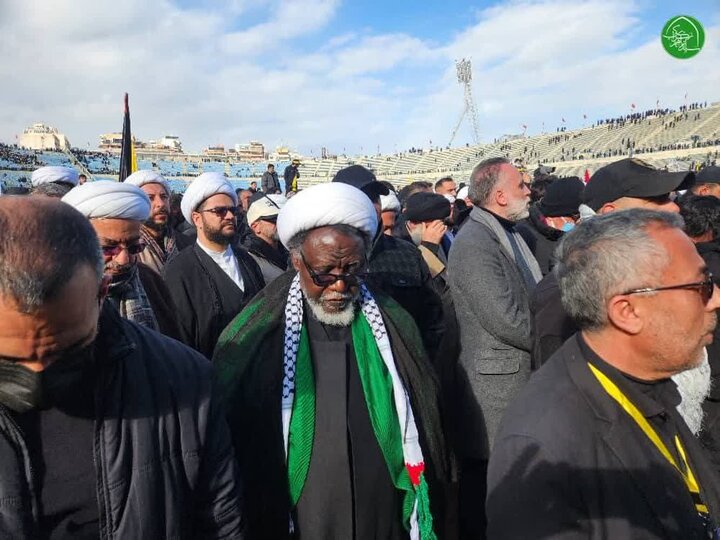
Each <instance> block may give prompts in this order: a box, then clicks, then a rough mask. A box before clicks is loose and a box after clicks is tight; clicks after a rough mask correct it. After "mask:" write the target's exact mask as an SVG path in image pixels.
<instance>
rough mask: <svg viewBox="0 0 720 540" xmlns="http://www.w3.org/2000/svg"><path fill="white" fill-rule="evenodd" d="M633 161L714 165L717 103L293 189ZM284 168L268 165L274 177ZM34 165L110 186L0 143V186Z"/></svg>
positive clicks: (194, 162) (165, 169)
mask: <svg viewBox="0 0 720 540" xmlns="http://www.w3.org/2000/svg"><path fill="white" fill-rule="evenodd" d="M629 155H632V156H636V157H640V158H642V159H644V160H646V161H648V162H650V163H651V164H653V165H655V166H657V167H673V168H675V169H677V170H680V169H684V168H686V169H689V168H693V167H698V166H699V165H701V164H709V163H715V162H716V160H717V159H718V157H719V156H720V102H718V103H712V104H709V105H708V104H707V103H703V104H701V103H693V104H691V105H685V106H682V107H680V108H678V109H677V110H674V109H661V110H648V111H644V112H637V113H633V114H630V115H626V116H619V117H616V118H607V119H602V120H598V121H596V122H594V123H593V124H592V125H589V126H587V127H583V128H580V129H576V130H566V128H565V127H558V128H556V130H555V132H550V133H543V134H540V135H535V136H524V135H517V136H513V137H504V138H502V139H500V140H496V141H493V142H492V143H489V144H480V145H466V146H462V147H456V148H431V149H415V148H413V149H410V150H409V151H407V152H401V153H396V154H379V155H364V156H352V157H348V156H335V157H332V158H326V159H304V160H302V165H301V169H300V174H301V178H300V186H301V187H307V186H309V185H312V184H316V183H321V182H327V181H329V180H331V179H332V177H333V176H334V175H335V173H336V172H337V171H338V170H339V169H342V168H343V167H347V166H348V165H353V164H360V165H363V166H365V167H368V168H369V169H372V170H373V171H374V172H375V174H376V175H377V176H378V177H379V178H381V179H386V180H389V181H391V182H392V183H394V184H395V185H397V186H402V185H405V184H407V183H409V182H412V181H415V180H437V179H438V178H440V177H441V176H445V175H451V176H455V177H456V179H463V180H464V179H466V177H467V176H468V175H469V173H470V171H471V170H472V168H473V167H474V166H475V165H476V164H477V163H478V162H479V161H481V160H482V159H484V158H486V157H490V156H505V157H507V158H509V159H511V160H513V161H517V162H519V163H522V164H524V166H525V167H527V168H528V169H530V170H532V169H534V168H535V167H536V166H537V165H538V164H540V163H542V164H547V165H552V166H555V167H556V173H557V174H559V175H577V176H580V177H582V176H583V175H584V173H585V171H588V172H590V173H592V172H593V171H594V170H595V169H597V168H599V167H600V166H602V165H604V164H605V163H608V162H610V161H613V160H616V159H619V158H621V157H626V156H629ZM288 164H289V163H288V162H276V163H275V167H276V170H277V171H278V173H279V174H280V176H282V171H283V170H284V168H285V167H286V166H287V165H288ZM42 165H71V166H72V165H74V166H77V167H79V168H80V169H81V170H83V172H85V171H86V172H87V173H88V174H89V175H90V176H92V177H94V178H95V179H101V178H102V179H113V180H114V179H116V178H117V174H118V169H119V165H120V160H119V157H118V156H117V155H113V154H108V153H104V152H90V151H86V150H81V149H73V150H72V152H71V153H68V154H65V153H62V152H48V151H45V152H39V151H38V152H36V151H32V150H25V149H22V148H18V147H16V146H8V145H2V144H0V181H1V182H3V184H4V185H14V184H17V183H22V180H23V179H27V178H29V176H30V172H31V171H32V170H34V169H35V168H37V167H40V166H42ZM139 166H140V168H143V169H154V170H157V171H158V172H160V173H161V174H163V175H164V176H165V177H167V178H168V179H170V180H171V184H172V186H173V189H174V190H176V191H184V188H185V186H186V185H187V183H188V182H189V181H191V180H192V178H193V177H195V176H197V175H198V174H200V173H202V172H208V171H215V172H219V173H221V174H225V175H226V176H227V177H228V179H229V180H230V181H231V182H232V183H233V185H235V186H236V187H246V186H247V185H248V184H249V182H250V181H252V180H256V181H259V179H260V177H261V176H262V173H263V172H264V171H265V168H266V163H265V162H260V163H257V162H252V163H250V162H236V161H231V160H220V159H218V158H215V159H209V158H207V157H203V156H188V155H186V156H182V157H180V156H168V157H163V156H154V157H153V159H147V158H143V159H140V160H139Z"/></svg>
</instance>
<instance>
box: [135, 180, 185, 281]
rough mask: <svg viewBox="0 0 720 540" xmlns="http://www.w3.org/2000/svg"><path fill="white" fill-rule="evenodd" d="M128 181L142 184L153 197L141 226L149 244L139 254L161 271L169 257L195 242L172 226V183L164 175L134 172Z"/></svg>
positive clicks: (145, 261)
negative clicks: (178, 232)
mask: <svg viewBox="0 0 720 540" xmlns="http://www.w3.org/2000/svg"><path fill="white" fill-rule="evenodd" d="M125 183H126V184H132V185H133V186H137V187H139V188H140V189H142V190H143V191H144V192H145V195H147V196H148V199H150V217H148V219H146V220H145V223H144V224H143V226H142V227H141V228H140V238H141V239H142V241H143V242H144V243H145V246H146V247H145V250H143V252H142V253H140V255H139V257H140V261H141V262H142V263H144V264H146V265H148V266H149V267H150V268H152V269H153V270H155V271H156V272H157V273H158V274H162V273H163V269H164V268H165V265H166V264H167V262H168V261H169V260H170V259H172V258H173V257H175V256H176V255H177V254H178V253H180V250H181V249H185V248H186V247H188V246H190V245H192V240H191V239H190V238H188V237H187V236H185V235H182V234H177V233H176V232H175V231H174V229H173V228H172V227H171V226H170V195H171V190H170V185H169V184H168V182H167V180H165V178H163V176H162V175H160V174H159V173H156V172H155V171H151V170H142V171H137V172H134V173H132V174H131V175H130V176H128V177H127V178H126V179H125Z"/></svg>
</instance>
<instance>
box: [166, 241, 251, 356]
mask: <svg viewBox="0 0 720 540" xmlns="http://www.w3.org/2000/svg"><path fill="white" fill-rule="evenodd" d="M233 251H234V253H235V256H236V257H237V261H238V266H239V268H240V274H241V275H242V278H243V281H244V284H245V291H241V290H240V288H239V287H238V286H237V285H236V284H235V282H234V281H233V280H231V279H230V278H229V277H228V276H227V274H226V273H225V272H224V271H223V270H222V268H220V267H219V266H218V265H217V264H216V263H215V261H213V260H212V259H211V258H210V256H209V255H208V254H207V253H205V252H204V251H203V250H202V249H201V248H200V246H198V245H197V244H194V245H193V246H192V247H191V248H188V249H185V250H183V251H181V252H180V253H179V254H178V255H177V256H176V257H175V258H173V259H172V260H171V261H170V262H169V263H168V264H167V265H166V266H165V273H164V277H165V283H166V284H167V286H168V289H169V290H170V294H171V296H172V299H173V300H174V302H175V305H176V306H177V318H178V322H179V323H180V333H181V337H182V341H183V343H186V344H188V345H190V346H191V347H192V348H193V349H195V350H197V351H199V352H201V353H203V354H204V355H205V356H206V357H207V358H210V357H212V353H213V349H215V344H216V343H217V340H218V337H220V333H221V332H222V331H223V330H224V329H225V327H226V326H227V324H228V323H229V322H230V321H231V320H233V318H234V317H235V315H237V314H238V313H240V311H241V310H242V309H243V308H244V307H245V306H246V305H247V303H248V302H249V301H250V300H251V299H252V298H253V297H254V296H255V295H256V294H257V293H258V292H260V290H261V289H262V288H263V287H264V286H265V281H264V280H263V277H262V272H261V271H260V267H259V266H258V265H257V263H256V262H255V261H254V260H253V258H252V257H251V256H250V255H249V254H248V253H247V251H245V250H244V249H242V248H238V247H235V246H233Z"/></svg>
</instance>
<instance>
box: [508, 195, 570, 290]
mask: <svg viewBox="0 0 720 540" xmlns="http://www.w3.org/2000/svg"><path fill="white" fill-rule="evenodd" d="M517 231H518V232H519V233H520V235H521V236H522V237H523V240H525V243H526V244H527V245H528V247H529V248H530V251H532V252H533V255H535V259H537V262H538V264H539V265H540V270H541V271H542V274H543V276H545V275H547V274H548V273H549V272H550V270H552V267H553V266H555V264H554V262H553V254H554V253H555V248H556V247H557V244H558V242H559V241H560V239H561V238H562V235H563V234H564V233H563V231H559V230H558V229H554V228H552V227H550V226H549V225H547V224H545V223H544V222H543V215H542V214H541V213H540V210H538V209H537V207H536V206H531V207H530V215H529V216H528V217H527V218H526V219H523V220H522V221H521V222H520V223H518V224H517Z"/></svg>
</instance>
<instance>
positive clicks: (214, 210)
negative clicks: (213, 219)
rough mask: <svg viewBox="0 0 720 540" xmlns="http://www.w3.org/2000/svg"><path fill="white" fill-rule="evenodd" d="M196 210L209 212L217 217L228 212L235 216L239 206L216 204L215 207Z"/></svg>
mask: <svg viewBox="0 0 720 540" xmlns="http://www.w3.org/2000/svg"><path fill="white" fill-rule="evenodd" d="M198 212H201V213H202V212H210V213H212V214H215V215H216V216H217V217H225V216H226V215H227V213H228V212H230V213H231V214H232V215H233V216H237V215H238V214H239V213H240V208H239V207H237V206H216V207H215V208H206V209H205V210H198Z"/></svg>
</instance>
